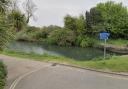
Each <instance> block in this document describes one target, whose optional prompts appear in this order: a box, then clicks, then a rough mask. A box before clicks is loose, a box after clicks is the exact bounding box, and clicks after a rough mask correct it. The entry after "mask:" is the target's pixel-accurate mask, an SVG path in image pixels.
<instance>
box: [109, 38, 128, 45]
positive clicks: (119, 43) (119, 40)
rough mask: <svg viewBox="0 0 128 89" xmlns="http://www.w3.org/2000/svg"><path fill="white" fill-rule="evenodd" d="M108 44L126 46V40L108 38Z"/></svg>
mask: <svg viewBox="0 0 128 89" xmlns="http://www.w3.org/2000/svg"><path fill="white" fill-rule="evenodd" d="M108 44H112V45H115V46H128V40H123V39H116V40H112V39H111V40H108Z"/></svg>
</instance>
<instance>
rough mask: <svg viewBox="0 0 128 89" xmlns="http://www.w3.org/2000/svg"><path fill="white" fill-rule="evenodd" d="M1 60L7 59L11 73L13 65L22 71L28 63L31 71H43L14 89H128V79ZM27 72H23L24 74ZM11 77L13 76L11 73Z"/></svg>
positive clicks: (34, 73) (33, 62)
mask: <svg viewBox="0 0 128 89" xmlns="http://www.w3.org/2000/svg"><path fill="white" fill-rule="evenodd" d="M0 58H2V59H4V61H5V59H6V61H5V63H6V64H7V66H8V69H9V70H10V71H11V70H13V68H14V67H13V68H11V69H10V68H9V66H10V64H11V63H12V64H13V65H16V66H20V68H21V69H22V71H23V70H24V68H23V67H24V66H25V64H26V62H27V64H28V65H27V66H29V69H32V68H35V67H34V66H32V65H35V66H39V67H38V68H41V70H39V71H36V72H33V73H31V74H30V75H27V76H25V77H23V78H22V79H21V80H20V81H19V82H18V83H17V85H16V86H15V87H14V89H128V77H122V76H116V75H109V74H103V73H98V72H93V71H89V70H83V69H78V68H73V67H67V66H61V65H57V66H51V64H47V63H46V64H45V63H40V62H35V61H29V60H27V61H26V60H22V61H21V60H13V58H12V59H11V60H10V62H9V61H8V62H7V60H8V58H9V57H4V58H3V57H0ZM11 61H12V62H11ZM15 61H16V62H15ZM21 62H22V63H23V64H24V65H22V63H21ZM19 64H21V65H22V66H21V65H19ZM30 65H31V66H30ZM38 68H35V69H38ZM29 71H32V70H29ZM19 72H21V71H19ZM27 72H28V71H27ZM27 72H22V74H23V73H27ZM15 73H16V74H17V73H18V71H16V70H15V71H13V74H15ZM22 74H20V75H22ZM9 76H13V75H11V73H9ZM15 78H16V77H15Z"/></svg>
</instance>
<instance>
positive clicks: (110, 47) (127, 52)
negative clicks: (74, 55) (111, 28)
mask: <svg viewBox="0 0 128 89" xmlns="http://www.w3.org/2000/svg"><path fill="white" fill-rule="evenodd" d="M104 47H106V50H107V51H110V52H114V53H118V54H122V55H128V47H123V46H115V45H111V44H106V45H104V44H100V45H98V46H96V48H99V49H104Z"/></svg>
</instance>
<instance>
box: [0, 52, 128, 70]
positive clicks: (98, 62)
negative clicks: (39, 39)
mask: <svg viewBox="0 0 128 89" xmlns="http://www.w3.org/2000/svg"><path fill="white" fill-rule="evenodd" d="M1 54H4V55H8V56H13V57H19V58H27V59H31V60H36V61H52V62H59V63H66V64H72V65H77V66H80V67H88V68H94V69H101V70H109V71H114V72H128V56H127V55H126V56H113V57H111V58H109V59H106V60H103V59H102V58H97V59H93V60H90V61H78V60H74V59H71V58H67V57H62V56H50V55H47V54H44V55H37V54H33V53H31V54H27V53H22V52H12V51H4V52H2V53H1Z"/></svg>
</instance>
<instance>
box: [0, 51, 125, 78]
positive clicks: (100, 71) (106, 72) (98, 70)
mask: <svg viewBox="0 0 128 89" xmlns="http://www.w3.org/2000/svg"><path fill="white" fill-rule="evenodd" d="M0 55H4V54H0ZM4 56H8V57H14V58H20V59H26V58H21V57H15V56H9V55H4ZM26 60H34V59H26ZM34 61H37V60H34ZM38 61H39V60H38ZM40 62H44V63H50V64H52V66H56V65H62V66H67V67H73V68H78V69H83V70H89V71H94V72H99V73H104V74H111V75H118V76H124V77H128V72H112V71H104V70H100V69H94V68H88V67H81V66H78V65H73V64H69V63H59V62H53V61H43V60H42V61H40Z"/></svg>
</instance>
